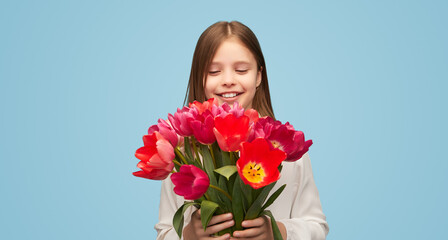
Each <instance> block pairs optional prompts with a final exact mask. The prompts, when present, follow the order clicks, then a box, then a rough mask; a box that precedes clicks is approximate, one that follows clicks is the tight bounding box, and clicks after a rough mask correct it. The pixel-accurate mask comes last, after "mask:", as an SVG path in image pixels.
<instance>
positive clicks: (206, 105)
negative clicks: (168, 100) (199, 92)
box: [188, 98, 218, 114]
mask: <svg viewBox="0 0 448 240" xmlns="http://www.w3.org/2000/svg"><path fill="white" fill-rule="evenodd" d="M188 106H189V107H190V108H192V107H195V108H196V109H198V111H199V114H202V113H203V112H205V110H209V111H211V110H212V108H213V106H218V100H217V99H214V98H210V99H208V100H207V101H205V102H203V103H201V102H198V101H194V102H193V103H189V104H188Z"/></svg>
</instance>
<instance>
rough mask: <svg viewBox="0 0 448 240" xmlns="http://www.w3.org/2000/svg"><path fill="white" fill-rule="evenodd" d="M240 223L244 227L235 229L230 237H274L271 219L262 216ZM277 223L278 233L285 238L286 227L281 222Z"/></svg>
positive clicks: (269, 238) (264, 238)
mask: <svg viewBox="0 0 448 240" xmlns="http://www.w3.org/2000/svg"><path fill="white" fill-rule="evenodd" d="M241 225H242V226H243V227H244V228H246V229H244V230H242V231H235V232H234V233H233V238H232V239H238V240H243V239H244V240H246V239H247V240H249V239H252V240H255V239H257V240H258V239H260V240H272V239H274V235H273V233H272V227H271V219H270V218H268V217H266V216H262V217H259V218H255V219H253V220H245V221H243V222H242V223H241ZM277 225H278V227H279V229H280V233H281V234H282V237H283V239H286V229H285V226H284V225H283V223H281V222H277Z"/></svg>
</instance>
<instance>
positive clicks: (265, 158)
mask: <svg viewBox="0 0 448 240" xmlns="http://www.w3.org/2000/svg"><path fill="white" fill-rule="evenodd" d="M143 143H144V146H143V147H141V148H139V149H138V150H137V151H136V153H135V156H136V157H137V158H138V159H139V160H140V162H139V163H138V164H137V167H138V168H140V169H141V171H137V172H134V173H133V174H134V175H135V176H137V177H142V178H148V179H153V180H163V179H165V178H167V177H168V176H169V175H170V173H172V174H171V181H172V182H173V184H174V186H175V187H174V192H175V193H176V194H178V195H180V196H183V197H184V198H185V200H187V201H185V203H184V204H183V205H182V206H181V207H180V208H179V209H178V211H177V212H176V214H175V215H174V218H173V226H174V228H175V229H176V232H177V233H178V235H179V237H181V234H182V229H183V223H184V212H185V211H186V209H187V208H188V207H191V206H195V207H197V208H200V209H201V222H202V225H203V227H204V229H206V227H207V225H208V223H209V221H210V219H211V218H212V216H213V215H215V214H223V213H226V212H232V214H233V216H234V221H235V225H234V226H233V227H232V228H230V229H227V230H224V231H222V232H220V233H219V235H221V234H224V233H227V232H229V233H231V234H232V233H233V231H235V230H241V229H242V226H241V223H242V221H243V220H247V219H255V218H257V217H260V216H262V215H267V216H269V217H270V218H271V224H272V230H273V232H274V239H282V237H281V234H280V231H279V229H278V226H277V224H276V221H275V219H274V217H273V215H272V213H271V212H270V211H269V210H266V208H267V207H269V206H270V205H271V204H272V203H273V202H274V201H275V200H276V198H277V197H278V196H279V195H280V194H281V192H282V191H283V189H284V188H285V186H286V184H285V185H283V186H281V187H280V188H278V190H277V191H275V192H274V193H272V194H270V192H271V190H272V189H273V187H274V185H275V183H276V181H277V180H278V179H279V178H280V172H281V169H282V162H283V161H296V160H298V159H300V158H301V157H302V156H303V154H305V153H306V152H307V151H308V149H309V147H310V146H311V144H312V140H308V141H305V137H304V134H303V132H301V131H296V130H295V129H294V128H293V126H292V125H291V124H289V123H285V124H282V123H281V122H280V121H275V120H273V119H272V118H270V117H263V118H260V117H259V114H258V112H257V111H256V110H254V109H247V110H244V109H243V108H242V107H241V106H239V105H238V103H234V104H233V106H232V107H231V106H229V105H228V104H227V103H224V104H222V105H221V106H219V105H218V103H217V101H216V100H215V99H209V100H207V101H205V102H203V103H200V102H197V101H195V102H193V103H190V104H189V107H183V108H182V109H178V110H177V112H176V113H174V116H173V115H171V114H169V115H168V120H164V119H159V121H158V124H157V125H153V126H151V127H150V128H149V130H148V135H145V136H143Z"/></svg>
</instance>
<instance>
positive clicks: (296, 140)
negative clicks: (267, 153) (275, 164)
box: [266, 123, 313, 162]
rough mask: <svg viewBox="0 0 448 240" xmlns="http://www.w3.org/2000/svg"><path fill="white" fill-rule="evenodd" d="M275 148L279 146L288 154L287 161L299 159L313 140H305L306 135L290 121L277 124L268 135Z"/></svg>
mask: <svg viewBox="0 0 448 240" xmlns="http://www.w3.org/2000/svg"><path fill="white" fill-rule="evenodd" d="M266 139H268V140H269V141H270V142H271V143H272V145H273V146H274V147H275V148H279V149H280V150H282V151H284V152H285V153H286V154H287V157H286V159H285V161H290V162H291V161H297V160H299V159H300V158H301V157H302V156H303V155H304V154H305V153H306V152H308V149H309V147H310V146H311V145H312V144H313V141H312V140H308V141H306V142H305V135H304V134H303V132H301V131H296V130H294V128H293V127H292V125H290V124H289V123H286V124H284V125H278V126H275V127H274V128H273V129H272V131H271V133H270V134H269V136H267V137H266Z"/></svg>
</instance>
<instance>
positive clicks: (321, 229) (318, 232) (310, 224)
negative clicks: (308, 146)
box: [279, 154, 329, 240]
mask: <svg viewBox="0 0 448 240" xmlns="http://www.w3.org/2000/svg"><path fill="white" fill-rule="evenodd" d="M296 164H297V165H296V166H297V168H296V170H297V173H296V176H297V177H298V178H297V179H298V182H299V183H298V190H297V192H296V194H295V196H294V199H293V202H292V208H291V213H290V218H289V219H281V220H279V222H282V223H283V224H284V225H285V228H286V232H287V240H324V239H325V238H326V236H327V234H328V231H329V227H328V223H327V221H326V217H325V215H324V213H323V211H322V206H321V203H320V199H319V192H318V190H317V187H316V184H315V182H314V178H313V172H312V169H311V161H310V158H309V155H308V154H305V155H304V156H303V157H302V158H301V159H300V160H299V161H298V162H296Z"/></svg>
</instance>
